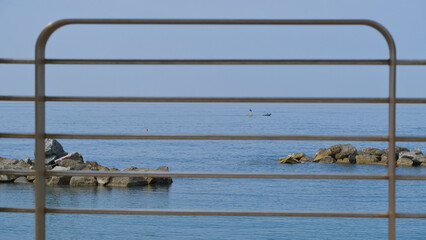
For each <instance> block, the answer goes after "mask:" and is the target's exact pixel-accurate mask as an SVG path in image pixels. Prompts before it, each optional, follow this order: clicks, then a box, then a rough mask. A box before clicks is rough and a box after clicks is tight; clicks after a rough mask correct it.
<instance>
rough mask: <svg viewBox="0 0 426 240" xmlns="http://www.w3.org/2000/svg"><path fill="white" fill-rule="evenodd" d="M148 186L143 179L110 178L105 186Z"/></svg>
mask: <svg viewBox="0 0 426 240" xmlns="http://www.w3.org/2000/svg"><path fill="white" fill-rule="evenodd" d="M145 185H148V181H146V179H145V178H144V177H111V179H110V181H109V183H108V184H107V186H111V187H136V186H145Z"/></svg>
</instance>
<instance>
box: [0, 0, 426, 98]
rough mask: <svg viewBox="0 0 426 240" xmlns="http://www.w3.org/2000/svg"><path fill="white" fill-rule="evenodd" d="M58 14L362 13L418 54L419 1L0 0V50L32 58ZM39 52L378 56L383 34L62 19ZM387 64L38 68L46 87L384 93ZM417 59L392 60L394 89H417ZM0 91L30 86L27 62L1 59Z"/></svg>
mask: <svg viewBox="0 0 426 240" xmlns="http://www.w3.org/2000/svg"><path fill="white" fill-rule="evenodd" d="M63 18H176V19H191V18H207V19H371V20H375V21H377V22H379V23H381V24H383V25H384V26H385V27H386V28H388V30H389V31H390V32H391V34H392V35H393V37H394V40H395V42H396V46H397V57H398V58H399V59H426V44H425V43H426V1H420V0H417V1H415V0H412V1H378V0H371V1H363V0H361V1H345V0H339V1H325V0H324V1H315V0H305V1H247V0H245V1H129V0H123V1H98V0H91V1H83V0H81V1H80V0H74V1H39V0H37V1H30V0H22V1H10V0H1V1H0V58H34V46H35V41H36V39H37V36H38V34H39V33H40V32H41V30H42V29H43V28H44V27H45V26H46V25H47V24H48V23H49V22H52V21H54V20H58V19H63ZM47 57H48V58H149V59H151V58H183V59H189V58H205V59H209V58H249V59H252V58H261V59H267V58H272V59H285V58H290V59H291V58H301V59H302V58H330V59H333V58H344V59H350V58H357V59H385V58H388V50H387V46H386V43H385V41H384V39H383V37H382V36H381V35H380V34H379V33H377V32H375V31H374V30H373V29H371V28H368V27H357V26H351V27H342V26H321V27H318V26H302V27H301V26H298V27H294V26H273V27H269V26H121V27H118V26H77V25H76V26H67V27H64V28H62V29H60V30H59V31H57V32H56V33H55V34H54V35H53V36H52V38H51V39H50V40H49V42H48V45H47ZM387 69H388V68H387V67H386V66H291V65H290V66H151V65H148V66H140V65H136V66H135V65H134V66H110V65H108V66H90V65H85V66H79V65H74V66H63V65H60V66H58V65H49V66H48V67H47V75H46V78H47V86H46V89H47V94H48V95H65V96H66V95H84V96H90V95H92V96H222V97H223V96H254V97H386V96H387V93H388V84H387V81H388V75H387V74H388V70H387ZM425 76H426V66H400V67H398V70H397V81H398V82H397V95H398V97H423V98H424V97H426V94H425V91H424V89H425V88H426V81H425V80H426V79H425V78H426V77H425ZM0 78H1V88H0V94H1V95H33V94H34V68H33V66H31V65H9V64H7V65H5V64H2V65H0Z"/></svg>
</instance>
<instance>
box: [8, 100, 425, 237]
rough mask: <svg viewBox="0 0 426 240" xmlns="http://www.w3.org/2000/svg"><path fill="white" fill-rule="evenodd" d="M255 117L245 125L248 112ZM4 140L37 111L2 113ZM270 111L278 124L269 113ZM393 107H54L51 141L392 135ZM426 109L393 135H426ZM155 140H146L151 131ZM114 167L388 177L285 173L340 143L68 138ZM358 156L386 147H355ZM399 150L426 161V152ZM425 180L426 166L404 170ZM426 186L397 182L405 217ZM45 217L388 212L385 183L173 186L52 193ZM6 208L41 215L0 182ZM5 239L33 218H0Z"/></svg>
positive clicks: (412, 231)
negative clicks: (282, 160)
mask: <svg viewBox="0 0 426 240" xmlns="http://www.w3.org/2000/svg"><path fill="white" fill-rule="evenodd" d="M250 108H251V109H252V110H253V113H254V114H253V116H251V117H249V116H248V109H250ZM0 112H1V116H0V132H33V131H34V106H33V104H32V103H24V102H2V103H0ZM264 113H272V115H271V116H270V117H264V116H262V114H264ZM387 113H388V109H387V105H385V104H372V105H366V104H278V103H273V104H266V103H256V104H254V103H231V104H226V103H48V104H47V111H46V121H47V126H46V130H47V132H49V133H128V134H301V135H303V134H315V135H316V134H318V135H319V134H328V135H386V134H387V129H388V126H387ZM425 118H426V106H423V105H410V104H407V105H405V104H404V105H398V107H397V135H408V136H424V135H425V133H426V123H425V121H424V119H425ZM147 130H148V131H147ZM59 141H60V142H61V144H62V145H63V147H64V149H65V150H66V151H68V152H74V151H77V152H79V153H81V154H82V155H83V157H84V159H85V160H92V161H97V162H98V163H99V164H102V165H104V166H107V167H110V168H111V167H116V168H119V169H123V168H125V167H128V166H136V167H148V168H156V167H158V166H161V165H166V166H168V167H169V168H170V171H176V172H182V171H185V172H259V173H284V172H285V173H386V172H387V169H386V167H383V166H370V165H345V164H318V163H303V164H295V165H287V164H279V163H278V158H279V157H283V156H286V155H288V154H290V153H293V152H305V153H306V154H307V155H309V156H313V155H314V153H315V151H316V150H317V149H319V148H321V147H325V148H327V147H330V146H331V145H333V144H337V143H342V142H334V141H213V140H207V141H204V140H179V141H171V140H71V139H59ZM350 143H351V144H353V145H354V146H355V147H357V149H360V148H363V147H367V146H372V147H378V148H386V147H387V145H386V144H387V143H384V142H350ZM397 145H399V146H403V147H407V148H409V149H412V148H414V147H419V148H420V149H421V150H423V151H424V152H426V144H425V143H415V142H413V143H406V142H401V143H398V144H397ZM33 148H34V141H33V140H32V139H0V156H2V157H13V158H24V157H25V156H29V157H30V158H33V152H34V149H33ZM397 173H399V174H426V167H417V168H414V167H398V168H397ZM425 199H426V184H425V181H398V182H397V211H398V212H422V213H424V212H426V204H425V203H424V201H425ZM46 204H47V206H48V207H78V208H126V209H127V208H144V209H184V210H189V209H195V210H252V211H256V210H259V211H269V210H270V211H357V212H367V211H373V212H386V211H387V182H386V181H384V180H308V179H306V180H295V179H283V180H277V179H275V180H271V179H196V178H194V179H192V178H175V179H174V182H173V184H171V185H170V186H145V187H138V188H109V187H79V188H71V187H48V188H47V195H46ZM0 206H4V207H12V206H14V207H32V206H34V189H33V186H32V185H21V184H0ZM0 218H1V219H2V221H0V239H32V238H34V215H33V214H24V213H0ZM46 219H47V222H46V225H47V239H123V238H125V239H387V219H381V218H294V217H284V218H283V217H200V216H128V215H86V214H83V215H78V214H76V215H73V214H47V215H46ZM425 224H426V220H425V219H397V239H425V236H426V228H424V226H425Z"/></svg>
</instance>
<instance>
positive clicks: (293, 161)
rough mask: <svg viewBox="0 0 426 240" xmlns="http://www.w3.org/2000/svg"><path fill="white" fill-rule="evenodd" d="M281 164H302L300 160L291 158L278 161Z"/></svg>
mask: <svg viewBox="0 0 426 240" xmlns="http://www.w3.org/2000/svg"><path fill="white" fill-rule="evenodd" d="M278 162H279V163H287V164H294V163H300V161H299V160H297V159H295V158H293V157H291V156H287V157H282V158H280V159H278Z"/></svg>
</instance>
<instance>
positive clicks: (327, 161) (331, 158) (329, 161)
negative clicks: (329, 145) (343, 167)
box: [319, 156, 336, 163]
mask: <svg viewBox="0 0 426 240" xmlns="http://www.w3.org/2000/svg"><path fill="white" fill-rule="evenodd" d="M319 162H320V163H335V162H336V159H335V158H333V157H331V156H327V157H325V158H321V159H320V160H319Z"/></svg>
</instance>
